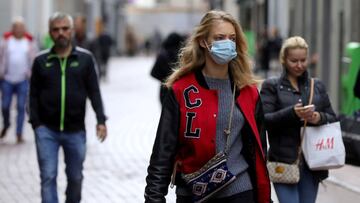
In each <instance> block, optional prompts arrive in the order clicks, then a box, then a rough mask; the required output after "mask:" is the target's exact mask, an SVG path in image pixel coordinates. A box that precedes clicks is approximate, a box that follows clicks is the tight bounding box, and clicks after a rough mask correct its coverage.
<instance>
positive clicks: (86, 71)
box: [30, 13, 107, 203]
mask: <svg viewBox="0 0 360 203" xmlns="http://www.w3.org/2000/svg"><path fill="white" fill-rule="evenodd" d="M72 32H73V20H72V18H71V16H70V15H68V14H63V13H55V14H53V16H51V18H50V20H49V33H50V36H51V38H52V39H53V41H54V43H55V44H54V46H53V47H52V49H50V50H45V51H43V52H41V53H40V54H39V55H38V56H37V57H36V58H35V60H34V64H33V67H32V76H31V82H30V123H31V125H32V127H33V129H34V131H35V141H36V149H37V156H38V162H39V168H40V178H41V197H42V202H58V197H57V191H56V190H57V188H56V177H57V167H58V152H59V148H60V147H62V148H63V150H64V159H65V164H66V169H65V172H66V176H67V180H68V185H67V188H66V202H73V203H75V202H80V199H81V186H82V180H83V174H82V169H83V162H84V160H85V151H86V145H85V141H86V138H85V136H86V133H85V124H84V117H85V109H86V99H87V97H89V98H90V100H91V104H92V106H93V108H94V110H95V112H96V117H97V122H98V124H97V136H98V138H99V139H100V141H104V140H105V138H106V136H107V132H106V125H105V120H106V117H105V115H104V110H103V104H102V100H101V94H100V89H99V84H98V81H97V75H96V71H95V66H96V64H95V62H94V58H93V56H92V55H91V53H90V52H89V51H86V50H84V49H82V48H79V47H73V46H72V44H71V36H72Z"/></svg>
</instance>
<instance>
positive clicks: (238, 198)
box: [176, 190, 255, 203]
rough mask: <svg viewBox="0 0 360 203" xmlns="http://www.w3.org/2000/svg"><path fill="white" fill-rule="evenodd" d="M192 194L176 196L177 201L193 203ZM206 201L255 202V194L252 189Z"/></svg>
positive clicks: (207, 202) (179, 202) (213, 202)
mask: <svg viewBox="0 0 360 203" xmlns="http://www.w3.org/2000/svg"><path fill="white" fill-rule="evenodd" d="M191 202H192V198H191V196H180V195H178V196H177V197H176V203H191ZM206 203H255V201H254V194H253V191H252V190H248V191H245V192H241V193H238V194H235V195H232V196H230V197H223V198H212V199H209V200H208V201H206Z"/></svg>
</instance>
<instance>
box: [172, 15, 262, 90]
mask: <svg viewBox="0 0 360 203" xmlns="http://www.w3.org/2000/svg"><path fill="white" fill-rule="evenodd" d="M218 20H223V21H226V22H229V23H231V24H232V25H233V26H234V28H235V34H236V51H237V57H236V58H235V59H233V60H232V61H231V62H230V63H229V71H230V73H231V75H232V79H233V81H234V82H235V84H236V86H237V87H238V88H242V87H244V86H246V85H252V84H256V83H257V81H256V80H255V79H254V76H253V74H252V71H251V67H250V60H249V57H248V55H247V43H246V39H245V35H244V33H243V31H242V28H241V26H240V25H239V24H238V23H237V22H236V20H235V19H234V18H233V17H232V16H231V15H230V14H228V13H226V12H224V11H217V10H212V11H209V12H207V13H206V14H205V15H204V17H203V18H202V19H201V21H200V24H199V25H198V26H197V27H196V28H195V30H194V32H193V34H192V36H190V38H189V39H188V41H187V43H186V45H185V47H183V48H182V49H181V51H180V54H179V59H178V63H177V67H176V69H174V71H173V73H172V74H171V75H170V76H169V77H168V78H167V80H166V81H165V85H166V86H167V87H171V86H172V85H173V84H174V82H175V81H176V80H178V79H179V78H181V77H182V76H184V75H186V74H188V73H190V72H192V71H194V70H196V69H201V68H202V67H203V66H204V65H205V51H207V50H206V49H204V48H203V47H201V46H200V40H201V39H205V38H207V37H208V35H209V32H210V30H211V28H212V26H213V25H214V23H215V22H216V21H218Z"/></svg>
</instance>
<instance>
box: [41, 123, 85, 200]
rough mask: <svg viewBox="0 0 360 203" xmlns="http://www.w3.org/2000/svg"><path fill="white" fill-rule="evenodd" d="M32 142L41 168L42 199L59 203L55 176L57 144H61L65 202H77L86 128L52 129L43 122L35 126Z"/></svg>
mask: <svg viewBox="0 0 360 203" xmlns="http://www.w3.org/2000/svg"><path fill="white" fill-rule="evenodd" d="M35 142H36V151H37V157H38V163H39V168H40V179H41V199H42V203H58V196H57V184H56V177H57V168H58V155H59V148H60V147H62V148H63V151H64V158H65V164H66V168H65V173H66V176H67V188H66V201H65V202H66V203H78V202H80V199H81V186H82V180H83V174H82V170H83V163H84V160H85V153H86V134H85V131H79V132H74V133H64V132H57V131H53V130H51V129H49V128H47V127H45V126H43V125H42V126H39V127H37V128H36V129H35Z"/></svg>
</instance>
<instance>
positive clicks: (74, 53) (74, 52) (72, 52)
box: [47, 46, 79, 59]
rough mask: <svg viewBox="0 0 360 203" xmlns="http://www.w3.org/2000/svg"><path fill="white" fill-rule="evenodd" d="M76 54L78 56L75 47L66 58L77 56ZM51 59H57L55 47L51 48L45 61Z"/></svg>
mask: <svg viewBox="0 0 360 203" xmlns="http://www.w3.org/2000/svg"><path fill="white" fill-rule="evenodd" d="M78 54H79V53H78V52H77V51H76V46H73V47H72V49H71V52H70V54H69V56H68V57H71V56H78ZM52 58H58V55H57V53H56V52H55V46H53V47H51V49H50V53H49V55H48V57H47V59H52Z"/></svg>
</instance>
